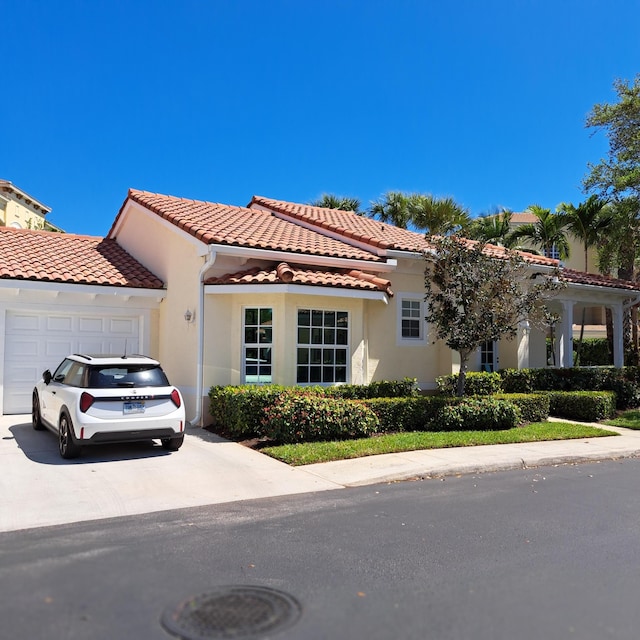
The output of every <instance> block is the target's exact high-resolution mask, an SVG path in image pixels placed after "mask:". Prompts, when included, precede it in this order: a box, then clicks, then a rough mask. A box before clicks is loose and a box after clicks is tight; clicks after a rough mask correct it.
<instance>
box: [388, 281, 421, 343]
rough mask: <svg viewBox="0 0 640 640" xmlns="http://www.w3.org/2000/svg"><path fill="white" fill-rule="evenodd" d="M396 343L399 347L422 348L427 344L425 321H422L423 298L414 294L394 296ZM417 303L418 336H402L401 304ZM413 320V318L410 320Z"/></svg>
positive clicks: (406, 293) (407, 293) (402, 317)
mask: <svg viewBox="0 0 640 640" xmlns="http://www.w3.org/2000/svg"><path fill="white" fill-rule="evenodd" d="M396 300H397V302H396V342H397V344H398V346H400V347H416V346H419V347H422V346H425V345H426V344H427V321H426V320H425V319H424V317H425V315H426V307H425V301H424V298H423V297H421V296H420V295H419V294H416V293H409V292H405V293H397V294H396ZM405 301H406V302H411V303H417V304H418V305H419V307H418V314H419V315H418V321H419V328H420V335H419V336H418V337H415V338H410V337H408V336H403V335H402V320H403V319H404V316H403V305H402V303H403V302H405ZM411 319H414V318H411Z"/></svg>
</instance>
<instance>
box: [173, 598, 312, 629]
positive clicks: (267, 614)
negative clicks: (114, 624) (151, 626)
mask: <svg viewBox="0 0 640 640" xmlns="http://www.w3.org/2000/svg"><path fill="white" fill-rule="evenodd" d="M300 613H301V607H300V604H299V603H298V601H297V600H295V599H294V598H292V597H291V596H290V595H287V594H286V593H283V592H282V591H277V590H276V589H268V588H266V587H242V586H236V587H219V588H218V589H215V590H213V591H210V592H208V593H205V594H202V595H200V596H194V597H193V598H190V599H189V600H185V601H184V602H182V603H180V604H179V605H178V606H177V607H175V608H173V607H168V608H167V609H165V610H164V613H163V614H162V625H163V626H164V628H165V629H166V630H167V631H168V632H169V633H172V634H173V635H175V636H178V637H179V638H181V639H182V640H211V639H213V638H251V637H256V636H259V635H262V634H265V633H268V632H273V631H280V630H281V629H285V628H286V627H290V626H291V625H293V624H294V623H295V622H296V621H297V620H298V618H299V617H300Z"/></svg>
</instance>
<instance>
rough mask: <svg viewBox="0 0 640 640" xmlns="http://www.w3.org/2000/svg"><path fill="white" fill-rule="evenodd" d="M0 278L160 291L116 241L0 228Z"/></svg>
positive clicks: (158, 282) (159, 285)
mask: <svg viewBox="0 0 640 640" xmlns="http://www.w3.org/2000/svg"><path fill="white" fill-rule="evenodd" d="M0 279H5V280H7V279H10V280H38V281H44V282H65V283H70V284H90V285H105V286H110V287H134V288H147V289H162V288H163V287H164V284H163V283H162V281H161V280H160V279H159V278H157V277H156V276H154V275H153V274H152V273H151V272H150V271H148V270H147V269H146V268H145V267H143V266H142V265H141V264H140V263H139V262H138V261H136V260H135V259H134V258H133V257H132V256H131V255H129V254H128V253H127V252H126V251H125V250H124V249H123V248H122V247H121V246H120V245H118V244H117V243H116V242H115V240H107V239H104V238H95V237H90V236H78V235H73V234H68V233H53V232H50V231H31V230H27V229H11V228H8V227H0Z"/></svg>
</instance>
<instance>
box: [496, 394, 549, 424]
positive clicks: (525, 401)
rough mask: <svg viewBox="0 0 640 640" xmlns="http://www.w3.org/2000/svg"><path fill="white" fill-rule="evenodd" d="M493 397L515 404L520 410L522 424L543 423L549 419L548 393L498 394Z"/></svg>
mask: <svg viewBox="0 0 640 640" xmlns="http://www.w3.org/2000/svg"><path fill="white" fill-rule="evenodd" d="M494 397H495V398H497V399H498V400H508V401H509V402H511V403H513V404H515V405H516V407H518V409H520V414H521V416H522V422H523V423H528V422H543V421H544V420H546V419H547V418H548V417H549V413H550V400H549V394H548V393H500V394H497V395H496V396H494Z"/></svg>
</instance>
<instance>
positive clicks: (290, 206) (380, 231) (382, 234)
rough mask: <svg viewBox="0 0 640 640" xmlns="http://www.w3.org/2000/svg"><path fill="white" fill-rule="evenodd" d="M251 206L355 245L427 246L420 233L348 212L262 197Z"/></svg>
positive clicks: (403, 248)
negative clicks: (334, 234) (281, 215)
mask: <svg viewBox="0 0 640 640" xmlns="http://www.w3.org/2000/svg"><path fill="white" fill-rule="evenodd" d="M254 204H255V205H260V206H263V207H266V208H268V209H271V210H272V211H276V212H278V213H282V214H285V215H287V216H290V217H292V218H295V219H297V220H301V221H304V222H306V223H310V224H313V225H315V226H317V227H319V228H320V229H326V230H328V231H332V232H334V233H338V234H340V235H342V236H345V238H353V239H354V240H357V241H359V242H364V243H366V244H370V245H371V246H372V247H380V248H381V249H397V250H399V251H417V252H421V251H423V250H424V249H426V248H427V247H428V244H427V242H426V240H425V238H424V234H423V233H416V232H415V231H408V230H407V229H401V228H400V227H394V226H393V225H391V224H387V223H383V222H380V221H379V220H375V219H373V218H369V217H367V216H359V215H358V214H356V213H353V212H352V211H341V210H340V209H323V208H322V207H313V206H311V205H306V204H296V203H295V202H284V201H283V200H273V199H271V198H264V197H262V196H253V198H252V200H251V202H250V203H249V206H250V207H251V206H252V205H254Z"/></svg>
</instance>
